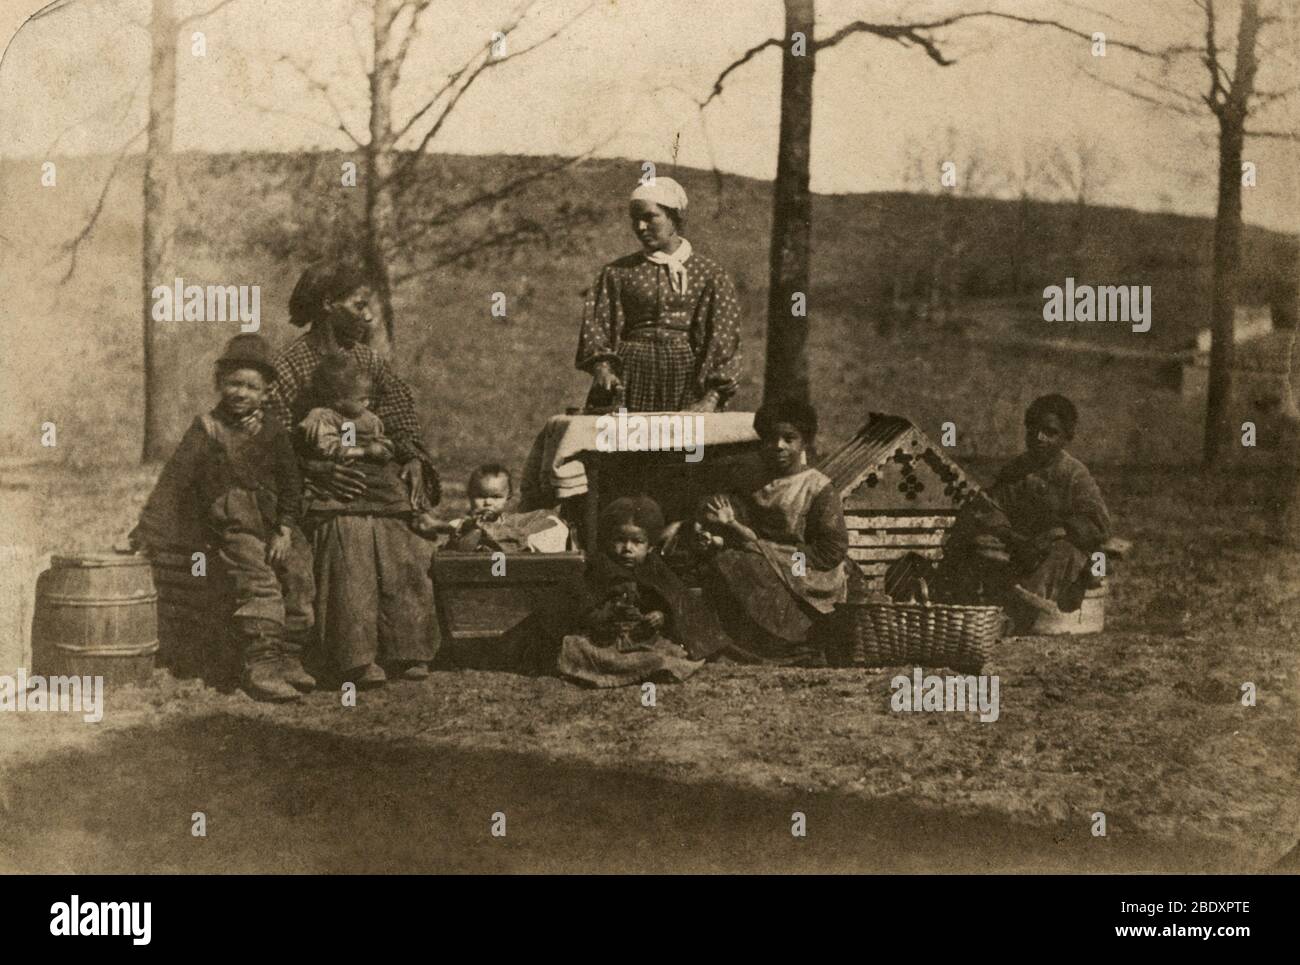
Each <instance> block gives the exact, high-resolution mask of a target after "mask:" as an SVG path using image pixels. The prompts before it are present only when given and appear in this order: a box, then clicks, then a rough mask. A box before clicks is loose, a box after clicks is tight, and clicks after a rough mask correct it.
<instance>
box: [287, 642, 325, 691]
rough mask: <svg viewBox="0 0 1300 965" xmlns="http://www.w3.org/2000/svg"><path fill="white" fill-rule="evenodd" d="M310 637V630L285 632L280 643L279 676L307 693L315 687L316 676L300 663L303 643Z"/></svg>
mask: <svg viewBox="0 0 1300 965" xmlns="http://www.w3.org/2000/svg"><path fill="white" fill-rule="evenodd" d="M310 638H311V631H310V630H302V631H295V632H293V633H289V632H286V633H285V635H284V639H283V641H282V643H281V645H280V676H281V677H283V678H284V681H285V683H287V684H290V685H291V686H293V687H296V688H297V689H298V690H301V691H302V692H303V693H307V692H309V691H311V690H313V689H315V687H316V678H315V677H313V676H312V675H311V674H309V673H308V672H307V670H306V669H305V668H304V667H303V665H302V653H303V647H304V644H305V643H306V642H307V640H309V639H310Z"/></svg>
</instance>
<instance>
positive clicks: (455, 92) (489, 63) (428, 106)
mask: <svg viewBox="0 0 1300 965" xmlns="http://www.w3.org/2000/svg"><path fill="white" fill-rule="evenodd" d="M595 5H596V4H595V0H593V2H591V3H588V4H587V5H586V6H585V7H583V8H582V9H581V10H579V11H578V12H577V13H576V14H575V15H574V16H572V17H570V18H569V19H568V20H566V21H565V22H564V23H562V24H560V26H558V27H556V28H555V29H554V30H552V31H551V32H550V33H549V34H547V35H546V36H545V37H542V38H541V39H540V40H538V41H536V42H535V43H533V44H530V45H529V46H527V47H524V48H523V49H522V50H516V51H515V52H514V53H513V54H507V55H506V56H504V57H493V56H492V42H491V41H489V42H488V43H486V44H484V45H483V46H482V47H481V48H480V49H479V50H478V52H477V53H476V54H475V55H474V56H473V57H471V58H470V60H469V61H467V62H466V63H465V65H464V66H463V67H461V68H460V70H458V71H456V73H455V74H453V75H452V76H451V77H450V78H448V80H447V83H446V84H445V85H444V86H443V87H442V88H441V89H440V90H439V91H438V93H436V94H435V95H434V96H433V98H432V99H430V100H429V101H427V102H426V103H425V104H424V106H423V107H421V108H420V109H419V110H418V111H416V112H415V113H414V114H413V115H412V116H411V118H410V119H409V120H408V121H407V122H406V123H405V124H404V125H402V127H401V129H400V130H399V131H398V132H397V134H396V135H395V136H394V138H393V140H394V142H396V141H397V140H399V139H400V138H401V137H402V136H403V135H405V134H406V133H407V132H408V131H410V130H411V129H412V127H414V125H415V124H417V123H419V121H420V120H421V119H422V118H423V117H424V116H425V115H426V114H427V113H428V112H429V111H430V110H432V109H433V107H434V105H435V104H437V102H438V100H439V99H440V98H441V97H442V95H443V94H444V93H446V92H447V91H448V90H450V91H451V96H450V97H449V98H447V100H446V101H445V102H444V103H443V105H442V109H441V111H440V112H439V113H438V116H437V118H436V119H435V120H434V122H433V125H432V126H431V127H430V128H429V130H427V131H426V132H425V133H424V135H423V136H422V137H421V138H420V140H419V143H417V144H416V146H415V147H414V149H413V150H412V153H411V155H410V157H408V158H407V160H406V162H405V164H404V165H403V168H405V169H409V167H410V166H411V165H412V164H413V161H412V158H415V157H418V156H419V155H420V154H422V153H424V149H425V148H426V147H428V146H429V143H430V142H431V141H432V140H433V139H434V138H435V137H437V136H438V132H439V131H441V130H442V126H443V124H445V123H446V121H447V118H448V117H449V116H450V115H451V112H452V110H453V109H454V108H455V106H456V104H457V102H458V101H459V100H460V99H461V98H462V97H464V96H465V92H466V91H467V90H469V88H470V86H471V85H473V83H474V81H476V80H478V78H479V77H481V76H482V75H483V74H484V73H485V72H486V71H488V70H490V69H492V68H493V67H498V66H500V65H501V64H504V63H508V62H510V61H513V60H518V59H519V58H520V57H523V56H526V55H527V54H530V53H532V52H533V51H534V50H536V49H537V48H539V47H541V46H544V45H545V44H548V43H550V42H551V41H552V40H554V39H555V38H556V37H558V36H559V35H560V34H562V33H563V32H564V31H565V30H567V29H568V28H569V27H570V26H572V25H573V24H574V23H576V22H577V21H578V20H579V19H581V18H582V17H584V16H586V15H587V13H588V12H589V11H591V10H592V9H593V8H594V7H595ZM533 6H534V4H533V3H529V4H528V5H526V6H525V7H524V8H523V9H522V10H521V11H520V12H519V13H518V14H516V16H515V19H514V20H513V21H512V22H511V23H510V24H509V25H508V26H506V27H504V28H502V29H501V30H500V31H499V32H500V33H501V34H502V35H503V36H509V34H510V32H511V31H512V30H514V29H515V28H516V27H518V26H519V24H520V23H521V22H522V21H523V19H524V18H525V17H526V16H527V15H528V12H529V11H530V10H532V8H533ZM480 58H482V59H481V60H480ZM475 61H478V63H477V65H476V64H475ZM467 73H468V76H465V75H466V74H467ZM462 76H464V77H465V80H464V81H463V82H462V83H460V86H459V87H456V86H455V85H456V83H457V82H458V81H459V80H460V78H461V77H462Z"/></svg>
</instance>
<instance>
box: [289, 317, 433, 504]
mask: <svg viewBox="0 0 1300 965" xmlns="http://www.w3.org/2000/svg"><path fill="white" fill-rule="evenodd" d="M343 351H344V353H345V354H347V355H348V356H350V357H351V358H352V359H353V361H355V362H356V363H357V364H358V365H359V366H361V368H362V369H363V370H364V371H365V372H366V373H367V374H368V375H369V376H370V380H371V382H372V383H373V385H374V392H375V397H376V400H377V401H376V404H375V407H374V413H375V415H377V416H379V418H380V419H382V420H383V422H384V431H385V434H386V435H387V436H388V437H389V438H391V439H392V440H393V448H394V455H395V457H396V459H397V461H398V462H400V463H407V462H410V461H411V460H412V459H418V460H420V462H422V463H424V470H425V471H424V475H425V480H426V483H427V486H428V489H429V496H430V500H431V501H432V503H433V504H434V505H436V504H437V503H438V501H439V496H440V487H439V484H438V473H437V470H436V469H435V468H434V466H433V458H432V457H431V456H430V455H429V451H428V450H427V449H426V448H425V446H424V434H423V432H422V431H421V429H420V417H419V416H418V415H416V412H415V398H414V396H412V395H411V390H410V387H409V386H407V384H406V383H405V382H403V381H402V380H401V379H400V378H398V377H397V376H396V375H395V374H394V373H393V370H392V367H391V366H389V364H388V363H387V362H386V361H385V360H384V359H381V358H380V357H379V356H378V355H376V354H375V352H374V350H373V349H371V348H370V346H369V345H362V344H361V343H357V344H355V345H353V346H351V347H350V348H347V349H343ZM324 357H325V352H324V351H322V350H321V348H320V347H319V346H318V345H317V344H316V342H315V340H314V339H313V338H312V337H311V334H310V333H308V334H307V335H303V336H302V337H301V338H299V339H298V340H297V341H295V342H294V343H293V344H292V345H290V346H289V347H288V348H286V349H285V350H284V351H282V352H280V354H279V355H278V356H276V359H275V383H274V384H273V385H272V386H271V391H270V393H269V397H268V399H267V404H266V410H267V412H269V413H271V414H272V415H273V416H274V417H276V418H278V419H279V420H280V423H281V424H282V425H283V426H285V427H286V428H287V429H289V430H290V431H292V430H293V429H294V428H295V427H296V426H297V425H298V424H299V423H300V422H302V420H303V419H305V418H306V417H307V413H309V412H310V411H311V410H312V409H313V408H315V407H316V406H317V405H321V404H324V400H317V399H314V398H313V397H312V391H311V383H312V377H313V375H315V372H316V367H317V366H318V365H319V364H320V362H321V360H322V359H323V358H324Z"/></svg>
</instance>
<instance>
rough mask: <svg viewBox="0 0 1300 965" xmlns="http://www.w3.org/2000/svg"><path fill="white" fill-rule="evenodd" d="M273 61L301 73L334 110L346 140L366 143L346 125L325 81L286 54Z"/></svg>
mask: <svg viewBox="0 0 1300 965" xmlns="http://www.w3.org/2000/svg"><path fill="white" fill-rule="evenodd" d="M275 63H277V64H281V63H282V64H288V65H289V66H290V67H292V68H293V69H294V70H295V71H296V72H297V73H298V74H299V75H301V77H302V78H303V80H305V81H306V82H307V86H308V87H309V88H310V89H311V90H314V91H315V92H316V93H318V94H319V95H320V96H321V97H322V98H323V99H324V101H325V103H327V104H328V105H329V107H330V110H331V111H333V112H334V120H335V126H336V127H337V129H338V130H340V131H342V132H343V134H344V135H345V136H346V137H347V138H348V140H350V141H351V142H352V143H353V144H355V145H357V146H358V147H360V146H361V145H363V144H365V143H366V142H365V141H363V140H362V139H361V138H360V137H359V136H357V135H356V134H354V133H353V132H352V129H351V128H349V127H348V123H347V120H346V119H345V118H344V116H343V110H342V108H340V107H339V105H338V101H336V100H335V99H334V93H333V91H332V90H330V86H329V84H327V83H325V82H324V81H322V80H319V79H317V78H316V77H315V76H314V75H313V74H312V73H311V71H310V70H308V69H307V68H306V67H304V66H303V65H302V64H300V63H298V62H297V61H296V60H294V59H293V58H292V57H290V56H289V55H288V54H281V55H280V56H279V57H278V58H276V61H275ZM262 109H263V110H266V111H268V113H273V114H283V115H284V116H286V117H294V116H297V117H299V118H301V119H306V120H314V119H313V118H310V117H307V116H306V115H295V114H294V113H292V112H290V111H285V110H283V109H272V108H269V107H267V106H266V105H262ZM315 122H316V123H321V122H320V121H319V120H315ZM325 126H326V127H329V126H330V125H328V124H326V125H325Z"/></svg>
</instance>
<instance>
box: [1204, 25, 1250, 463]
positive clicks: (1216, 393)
mask: <svg viewBox="0 0 1300 965" xmlns="http://www.w3.org/2000/svg"><path fill="white" fill-rule="evenodd" d="M1258 33H1259V7H1258V0H1242V4H1241V24H1240V27H1239V29H1238V32H1237V63H1236V66H1235V69H1234V74H1233V79H1232V86H1231V89H1230V90H1229V91H1228V92H1227V96H1226V97H1225V98H1224V100H1223V101H1222V103H1221V104H1220V105H1219V107H1218V109H1217V110H1216V111H1215V113H1216V114H1217V115H1218V119H1219V202H1218V208H1217V210H1216V212H1215V217H1214V283H1213V300H1212V304H1211V317H1210V332H1211V342H1210V380H1209V391H1208V395H1207V398H1206V403H1205V454H1204V455H1205V465H1206V466H1207V467H1208V466H1214V465H1216V464H1217V463H1218V462H1220V461H1221V458H1222V455H1223V447H1224V446H1225V445H1227V444H1228V442H1229V438H1230V436H1231V433H1232V427H1231V425H1230V424H1229V417H1230V407H1231V403H1232V364H1233V354H1234V353H1233V349H1234V345H1233V340H1234V336H1235V332H1234V326H1233V318H1234V315H1235V312H1236V302H1237V270H1238V268H1239V266H1240V264H1241V155H1242V147H1243V144H1244V141H1245V127H1246V115H1247V112H1248V107H1249V103H1250V97H1251V95H1252V93H1253V92H1254V85H1255V71H1256V69H1257V62H1256V59H1255V56H1256V54H1255V41H1256V37H1257V35H1258Z"/></svg>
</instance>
